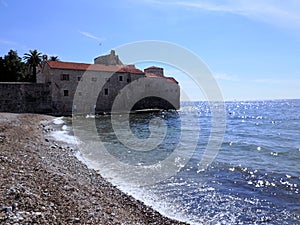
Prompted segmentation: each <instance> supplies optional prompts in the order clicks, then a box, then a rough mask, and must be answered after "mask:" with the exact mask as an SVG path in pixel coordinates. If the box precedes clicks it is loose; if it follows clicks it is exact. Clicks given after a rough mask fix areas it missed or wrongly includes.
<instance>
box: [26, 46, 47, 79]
mask: <svg viewBox="0 0 300 225" xmlns="http://www.w3.org/2000/svg"><path fill="white" fill-rule="evenodd" d="M23 58H24V60H25V61H26V64H27V65H28V66H29V69H30V70H31V71H32V81H33V82H36V67H37V66H39V65H40V64H41V61H42V53H40V52H38V51H37V50H36V49H35V50H30V51H29V53H25V54H24V57H23Z"/></svg>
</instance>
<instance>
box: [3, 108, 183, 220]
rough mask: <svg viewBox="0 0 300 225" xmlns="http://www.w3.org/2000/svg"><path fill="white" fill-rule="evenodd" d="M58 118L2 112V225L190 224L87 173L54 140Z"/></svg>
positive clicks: (68, 150) (72, 151) (71, 150)
mask: <svg viewBox="0 0 300 225" xmlns="http://www.w3.org/2000/svg"><path fill="white" fill-rule="evenodd" d="M53 119H54V117H51V116H46V115H37V114H11V113H1V114H0V224H185V223H183V222H179V221H175V220H172V219H169V218H166V217H164V216H162V215H161V214H160V213H158V212H156V211H155V210H153V209H152V208H151V207H148V206H146V205H144V204H143V203H142V202H140V201H138V200H136V199H134V198H133V197H131V196H128V195H126V194H124V193H123V192H121V191H120V190H118V189H117V188H116V187H115V186H113V185H112V184H111V183H109V182H108V181H106V180H105V179H103V178H102V177H101V176H100V175H99V174H98V173H97V172H96V171H94V170H90V169H88V168H87V166H86V165H84V164H83V163H82V162H80V161H79V160H78V159H77V158H76V156H75V153H76V151H77V150H76V149H74V148H71V147H69V146H66V145H65V144H63V143H59V142H57V141H56V140H54V139H53V138H52V139H51V137H50V136H49V127H51V125H50V124H51V121H52V120H53ZM50 129H51V128H50Z"/></svg>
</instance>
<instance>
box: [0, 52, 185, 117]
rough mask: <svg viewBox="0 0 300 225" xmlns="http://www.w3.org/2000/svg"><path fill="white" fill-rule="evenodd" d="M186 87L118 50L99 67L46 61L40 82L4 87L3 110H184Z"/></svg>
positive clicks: (96, 61)
mask: <svg viewBox="0 0 300 225" xmlns="http://www.w3.org/2000/svg"><path fill="white" fill-rule="evenodd" d="M179 99H180V88H179V85H178V82H177V81H176V80H175V79H174V78H172V77H166V76H164V71H163V68H159V67H149V68H146V69H145V70H144V71H141V70H139V69H137V68H136V67H135V66H134V65H124V64H123V63H122V62H121V60H120V59H119V57H118V56H117V55H116V54H115V51H111V52H110V54H108V55H104V56H100V57H97V58H95V59H94V64H86V63H74V62H60V61H47V60H44V61H43V63H42V67H41V68H40V70H39V72H38V74H37V82H36V83H0V103H1V105H0V111H2V112H3V111H6V112H32V113H46V114H52V115H71V114H72V112H78V113H94V112H95V113H110V112H119V111H128V110H129V111H135V110H144V109H167V110H168V109H179V107H180V105H179V104H180V103H179Z"/></svg>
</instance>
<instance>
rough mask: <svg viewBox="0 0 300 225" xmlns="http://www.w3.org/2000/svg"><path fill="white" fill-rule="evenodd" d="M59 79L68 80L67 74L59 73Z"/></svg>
mask: <svg viewBox="0 0 300 225" xmlns="http://www.w3.org/2000/svg"><path fill="white" fill-rule="evenodd" d="M60 79H61V80H70V77H69V74H61V76H60Z"/></svg>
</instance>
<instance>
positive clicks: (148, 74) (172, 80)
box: [145, 73, 178, 84]
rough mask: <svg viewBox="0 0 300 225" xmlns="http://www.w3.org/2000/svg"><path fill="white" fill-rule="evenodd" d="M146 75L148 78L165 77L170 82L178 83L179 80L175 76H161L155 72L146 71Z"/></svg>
mask: <svg viewBox="0 0 300 225" xmlns="http://www.w3.org/2000/svg"><path fill="white" fill-rule="evenodd" d="M145 76H146V77H148V78H164V79H167V80H168V81H170V82H174V83H176V84H178V81H177V80H176V79H175V78H174V77H165V76H160V75H157V74H154V73H146V74H145Z"/></svg>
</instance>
